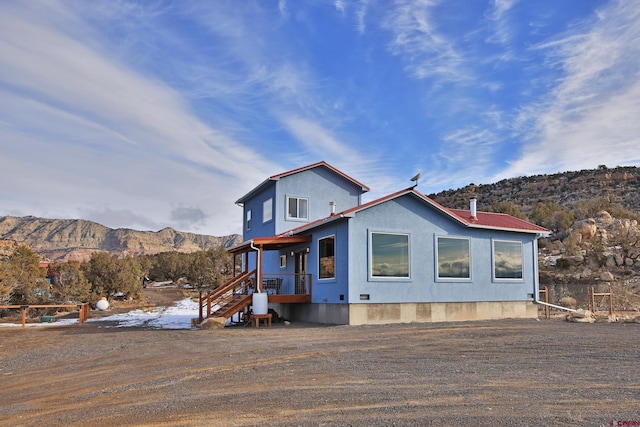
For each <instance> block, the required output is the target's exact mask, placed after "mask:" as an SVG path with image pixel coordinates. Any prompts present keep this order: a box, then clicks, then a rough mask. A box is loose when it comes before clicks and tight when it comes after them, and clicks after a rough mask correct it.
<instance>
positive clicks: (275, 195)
mask: <svg viewBox="0 0 640 427" xmlns="http://www.w3.org/2000/svg"><path fill="white" fill-rule="evenodd" d="M367 191H369V188H368V187H367V186H365V185H363V184H362V183H360V182H358V181H357V180H355V179H353V178H351V177H350V176H348V175H347V174H345V173H343V172H341V171H339V170H337V169H336V168H334V167H333V166H331V165H329V164H327V163H326V162H318V163H314V164H312V165H308V166H305V167H301V168H298V169H294V170H291V171H288V172H284V173H281V174H278V175H274V176H271V177H269V178H268V179H266V180H265V181H263V182H262V183H260V184H259V185H258V186H257V187H255V188H254V189H253V190H251V191H250V192H249V193H247V194H246V195H244V196H242V197H241V198H240V199H238V200H237V202H236V203H237V204H238V205H239V206H241V207H242V209H243V243H241V244H239V245H237V246H235V247H233V248H231V249H230V252H231V253H233V254H234V257H238V256H240V257H241V262H240V264H242V266H243V269H242V271H243V273H242V274H241V275H240V276H238V279H237V280H236V283H249V286H247V287H242V288H241V289H243V290H244V289H247V290H248V293H251V292H262V293H267V294H268V303H269V307H270V308H273V309H274V310H275V311H276V312H277V313H278V314H279V315H280V316H283V317H285V318H288V319H291V320H294V321H307V322H318V323H329V324H349V325H360V324H383V323H397V322H440V321H456V320H480V319H498V318H535V317H537V306H536V304H535V302H534V301H535V299H536V296H537V295H538V290H539V289H538V288H539V285H538V261H537V260H538V246H537V241H538V239H539V238H540V237H542V236H544V235H546V234H548V230H546V229H545V228H542V227H539V226H537V225H534V224H531V223H529V222H527V221H523V220H520V219H518V218H514V217H512V216H509V215H506V214H498V213H487V212H478V211H477V210H476V206H475V205H476V204H475V199H471V200H470V205H469V209H468V210H459V209H448V208H445V207H443V206H441V205H440V204H438V203H436V202H435V201H434V200H432V199H430V198H429V197H427V196H425V195H424V194H422V193H420V192H419V191H417V190H416V188H415V186H414V187H410V188H406V189H404V190H401V191H398V192H396V193H393V194H390V195H388V196H385V197H382V198H379V199H376V200H373V201H369V202H367V203H362V200H361V197H362V195H363V194H364V193H366V192H367ZM236 293H238V292H237V291H236ZM247 301H248V300H245V303H247Z"/></svg>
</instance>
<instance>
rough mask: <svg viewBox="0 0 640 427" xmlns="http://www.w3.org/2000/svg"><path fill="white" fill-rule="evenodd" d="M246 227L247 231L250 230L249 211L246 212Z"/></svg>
mask: <svg viewBox="0 0 640 427" xmlns="http://www.w3.org/2000/svg"><path fill="white" fill-rule="evenodd" d="M246 227H247V230H251V210H248V211H247V223H246Z"/></svg>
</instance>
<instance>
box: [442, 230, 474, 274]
mask: <svg viewBox="0 0 640 427" xmlns="http://www.w3.org/2000/svg"><path fill="white" fill-rule="evenodd" d="M437 245H438V248H437V256H438V262H437V266H438V278H439V279H471V254H470V250H469V239H461V238H452V237H438V238H437Z"/></svg>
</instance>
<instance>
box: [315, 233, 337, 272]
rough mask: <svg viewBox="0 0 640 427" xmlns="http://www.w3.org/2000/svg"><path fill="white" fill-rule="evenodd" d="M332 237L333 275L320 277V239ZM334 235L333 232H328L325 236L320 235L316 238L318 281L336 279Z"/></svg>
mask: <svg viewBox="0 0 640 427" xmlns="http://www.w3.org/2000/svg"><path fill="white" fill-rule="evenodd" d="M331 237H333V277H325V278H320V241H321V240H324V239H329V238H331ZM336 270H337V268H336V235H335V234H329V235H326V236H322V237H320V238H319V239H318V276H317V277H318V281H320V280H322V281H325V280H336V276H337V273H336Z"/></svg>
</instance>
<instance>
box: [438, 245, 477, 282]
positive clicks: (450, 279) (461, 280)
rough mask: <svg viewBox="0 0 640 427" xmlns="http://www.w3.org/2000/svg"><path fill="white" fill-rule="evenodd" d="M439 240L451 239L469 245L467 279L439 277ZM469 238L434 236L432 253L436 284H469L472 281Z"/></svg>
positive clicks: (471, 258)
mask: <svg viewBox="0 0 640 427" xmlns="http://www.w3.org/2000/svg"><path fill="white" fill-rule="evenodd" d="M439 239H452V240H466V241H467V242H468V243H469V277H440V268H439V266H440V260H439V252H438V240H439ZM471 252H472V251H471V238H470V237H465V236H446V235H443V236H436V238H435V240H434V248H433V253H434V254H435V258H436V262H435V265H434V267H435V272H434V273H435V281H436V282H471V281H473V256H472V253H471Z"/></svg>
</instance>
